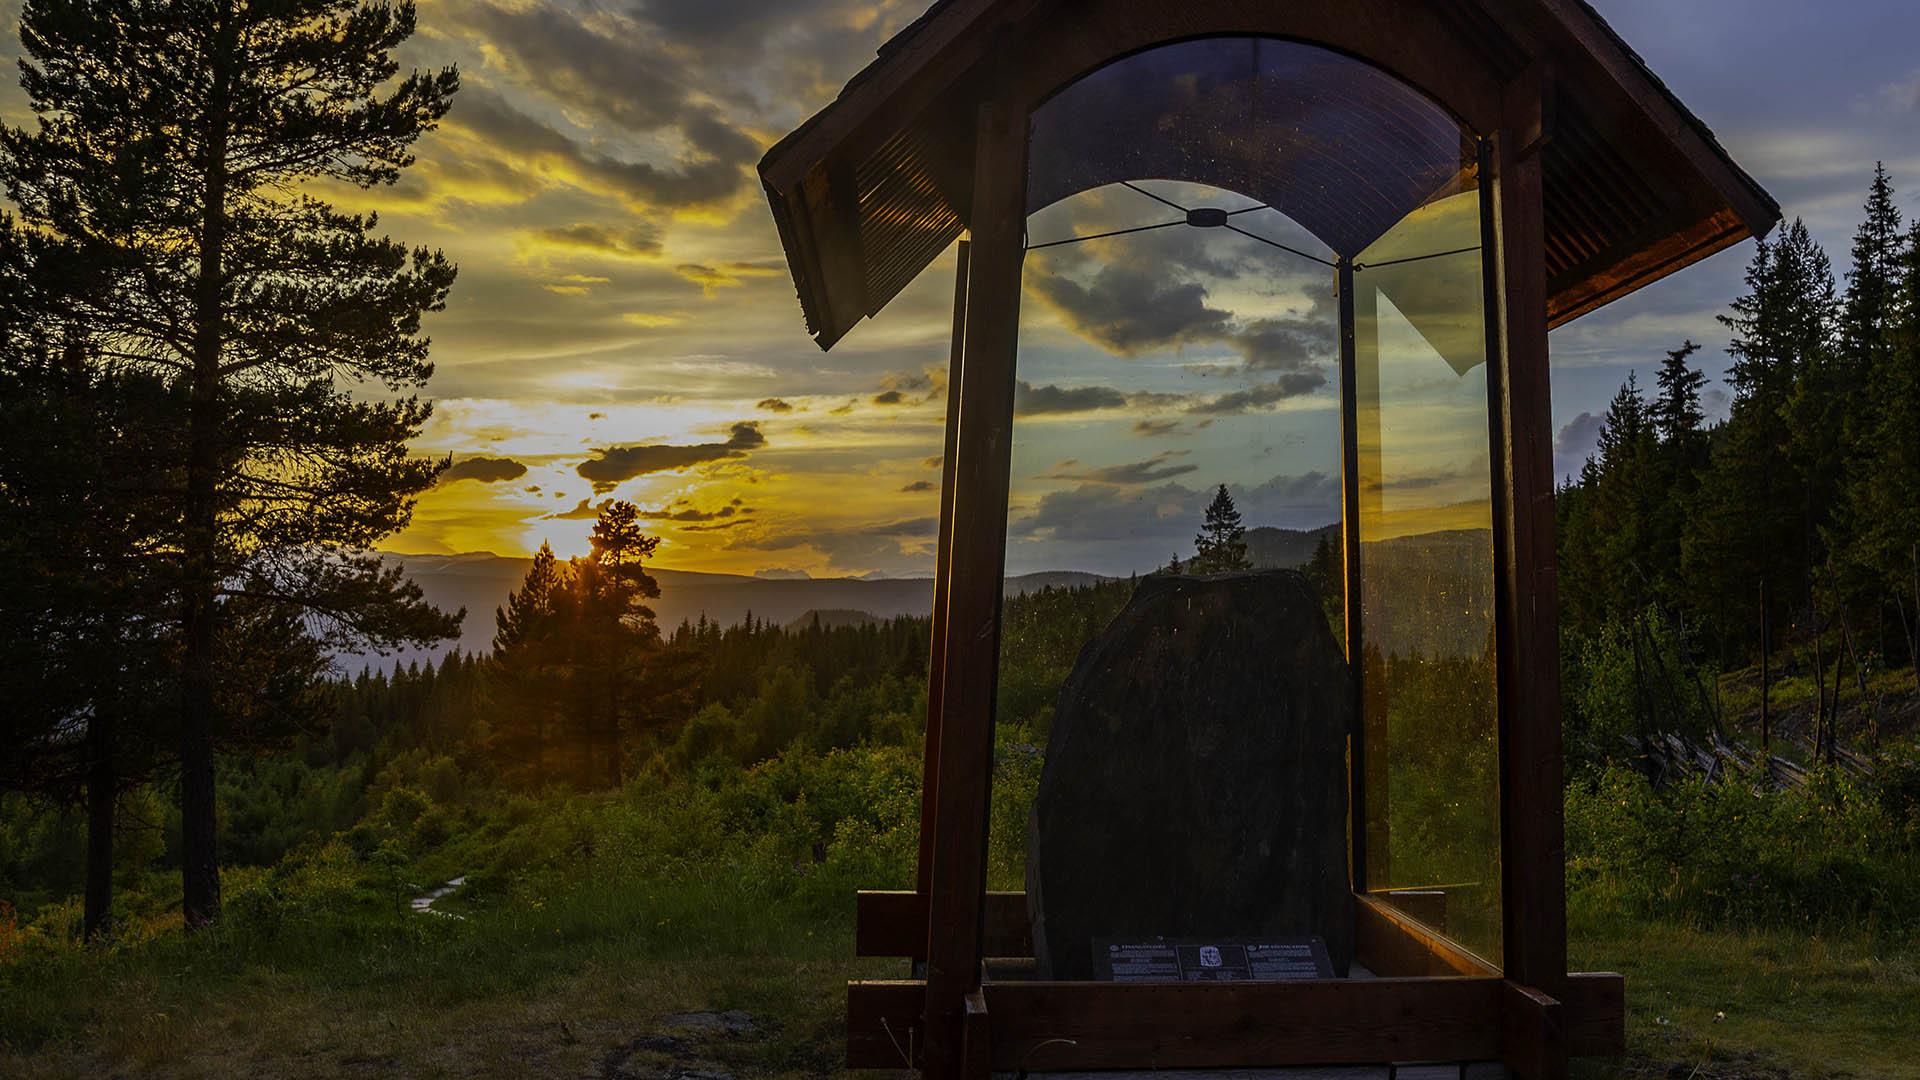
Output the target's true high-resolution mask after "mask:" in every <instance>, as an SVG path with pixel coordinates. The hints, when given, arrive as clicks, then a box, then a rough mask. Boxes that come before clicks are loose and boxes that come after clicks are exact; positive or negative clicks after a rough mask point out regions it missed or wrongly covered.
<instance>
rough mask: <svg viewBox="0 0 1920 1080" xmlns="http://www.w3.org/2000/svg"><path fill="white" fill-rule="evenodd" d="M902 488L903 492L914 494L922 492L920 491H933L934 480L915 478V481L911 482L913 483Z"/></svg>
mask: <svg viewBox="0 0 1920 1080" xmlns="http://www.w3.org/2000/svg"><path fill="white" fill-rule="evenodd" d="M900 490H901V491H902V492H906V493H908V494H912V493H914V492H920V491H932V490H933V481H931V480H915V481H914V482H913V483H911V484H908V485H907V486H906V487H903V488H901V489H900Z"/></svg>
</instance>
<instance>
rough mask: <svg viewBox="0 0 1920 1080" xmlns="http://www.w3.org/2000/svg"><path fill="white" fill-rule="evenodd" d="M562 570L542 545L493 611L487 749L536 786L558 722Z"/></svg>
mask: <svg viewBox="0 0 1920 1080" xmlns="http://www.w3.org/2000/svg"><path fill="white" fill-rule="evenodd" d="M564 589H565V581H564V571H563V570H562V569H561V567H560V564H559V561H558V560H557V559H555V558H554V555H553V548H552V547H550V546H548V545H546V544H541V545H540V550H539V551H538V552H535V553H534V556H533V565H532V566H530V567H528V569H527V576H526V577H525V578H524V579H523V580H522V581H521V583H520V587H519V588H518V589H516V590H514V591H513V592H512V593H510V594H508V596H507V603H506V606H505V607H502V608H499V609H496V610H495V611H494V613H493V621H494V634H493V665H492V666H493V671H494V678H493V680H492V693H491V695H490V696H491V701H490V705H491V710H490V711H491V712H492V723H491V725H490V728H489V732H488V751H489V753H490V754H491V755H492V756H493V757H494V759H495V760H497V761H499V762H500V763H501V773H502V775H503V776H505V777H506V778H508V779H509V780H512V781H515V782H518V783H522V784H524V785H525V786H527V787H531V788H536V789H537V788H539V787H540V786H541V784H543V783H544V782H545V781H546V780H547V768H546V763H547V754H548V743H549V741H550V739H551V738H552V733H553V731H554V729H555V728H556V726H557V722H558V715H557V713H558V710H557V704H558V702H557V699H556V693H557V692H558V690H559V689H560V682H561V680H562V678H563V677H564V673H565V667H564V665H563V652H562V649H563V632H562V629H561V627H560V618H561V614H562V612H563V610H564V600H563V597H562V594H563V592H564Z"/></svg>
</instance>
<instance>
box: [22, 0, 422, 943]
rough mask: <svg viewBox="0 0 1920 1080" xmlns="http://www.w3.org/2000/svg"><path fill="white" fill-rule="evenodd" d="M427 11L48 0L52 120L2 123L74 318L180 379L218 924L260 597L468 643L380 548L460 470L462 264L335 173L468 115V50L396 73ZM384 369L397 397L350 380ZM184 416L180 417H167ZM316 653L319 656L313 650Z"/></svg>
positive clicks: (326, 3)
mask: <svg viewBox="0 0 1920 1080" xmlns="http://www.w3.org/2000/svg"><path fill="white" fill-rule="evenodd" d="M413 29H414V8H413V5H412V4H411V3H405V2H402V3H397V4H386V3H372V2H367V3H360V2H356V0H140V2H126V0H28V3H26V5H25V6H24V8H23V10H22V12H21V16H20V36H21V44H22V46H23V49H24V52H25V54H26V55H25V58H24V59H23V61H22V63H21V73H22V75H21V85H22V87H23V88H24V89H25V91H26V94H27V98H28V102H29V104H30V105H31V107H32V109H33V111H34V112H35V113H36V114H37V118H38V124H37V128H36V129H35V130H33V131H23V130H12V129H8V130H6V131H5V132H4V133H0V180H3V181H4V186H5V190H6V193H7V195H8V197H9V198H10V199H11V200H12V201H13V202H14V203H15V205H16V206H18V207H19V210H20V213H21V216H22V218H23V219H24V220H25V221H26V222H27V223H28V224H29V225H31V226H33V227H34V228H35V229H37V230H40V231H42V232H44V233H45V234H48V235H51V236H54V237H57V238H59V239H60V240H62V241H63V242H65V243H66V244H68V245H70V246H71V248H72V249H73V250H74V251H76V252H77V253H78V256H79V257H78V260H77V264H76V265H77V266H78V267H79V270H78V271H76V272H75V273H74V274H73V275H71V276H72V277H74V278H84V279H85V282H86V287H85V288H75V289H73V290H71V291H70V292H69V293H68V294H67V295H66V296H65V303H66V307H65V310H64V311H63V317H64V318H65V319H66V320H68V321H70V322H71V323H72V324H73V325H75V326H77V327H79V328H81V330H82V331H83V332H84V333H85V334H87V335H88V337H89V339H90V340H91V341H92V342H93V343H94V350H95V353H96V354H97V355H98V356H100V357H102V358H103V359H105V360H107V361H110V362H115V363H118V364H121V365H124V366H125V367H127V368H129V369H135V370H142V371H149V372H152V373H154V374H156V375H157V376H159V377H161V378H164V379H165V380H167V381H168V383H169V386H170V390H171V394H170V396H169V399H168V400H169V401H170V402H171V403H173V406H172V407H173V409H174V415H176V416H177V420H178V422H177V424H173V426H175V427H177V429H178V431H179V439H178V441H177V444H176V445H175V446H174V447H172V448H171V453H170V462H171V464H172V465H174V466H175V470H176V476H177V479H176V480H175V481H174V482H173V483H172V485H170V487H169V489H168V490H167V491H166V492H164V493H163V495H162V496H161V497H162V498H163V499H164V500H165V501H166V503H167V505H169V506H171V507H172V508H173V511H174V513H173V518H172V520H171V521H170V522H168V523H167V527H166V529H165V530H164V531H163V535H162V536H161V537H160V538H159V539H158V541H157V543H158V546H159V549H161V550H166V551H170V552H173V553H175V554H176V558H175V559H174V566H173V568H172V572H173V576H174V582H173V587H174V600H173V602H172V603H170V604H169V605H168V607H169V609H170V610H167V611H164V612H163V611H156V612H153V613H152V614H153V615H154V616H156V617H166V618H169V619H170V620H173V621H175V622H177V625H178V629H179V634H180V639H181V640H180V679H179V682H180V685H181V692H180V695H179V705H178V725H177V726H178V729H179V758H180V791H181V812H182V850H181V862H182V884H183V900H182V908H183V912H184V914H185V917H186V921H187V923H188V925H189V926H201V925H204V924H206V923H208V922H210V921H212V920H213V919H215V918H217V917H218V915H219V910H220V887H219V868H218V860H217V852H216V850H215V838H216V835H217V830H216V823H215V813H216V811H215V778H214V758H215V747H216V744H217V743H218V741H219V740H220V739H222V738H223V737H225V735H226V734H227V731H228V720H229V719H231V718H230V717H226V716H223V715H222V714H221V710H220V698H221V688H220V686H219V685H218V684H217V683H218V680H217V678H216V670H217V667H218V665H219V662H220V661H219V654H220V651H221V645H220V640H221V634H222V632H223V630H222V627H223V624H225V623H226V622H228V621H229V618H230V613H229V608H230V605H231V603H232V602H233V601H234V600H236V599H243V598H244V599H248V600H251V601H254V602H258V603H264V604H268V605H273V606H277V607H280V608H284V609H286V610H288V611H292V612H295V613H298V614H299V615H301V616H302V617H303V618H304V619H305V620H306V621H307V622H308V624H309V625H312V626H314V627H317V628H318V629H319V631H320V632H321V633H322V634H323V635H324V636H325V638H326V643H327V644H331V645H346V644H349V643H351V644H355V645H363V644H367V643H371V644H373V645H376V646H387V645H394V644H398V643H401V642H405V641H420V640H429V639H433V638H437V637H443V636H451V634H452V633H454V632H455V630H456V629H457V625H458V624H457V621H455V620H453V619H449V618H447V617H444V616H441V615H439V614H438V613H437V612H434V611H433V610H432V609H431V608H429V607H428V606H427V605H426V604H425V603H424V602H423V600H422V599H421V596H420V593H419V590H418V589H417V588H415V587H413V586H411V585H410V584H408V583H407V582H406V581H405V580H404V579H403V578H402V577H401V576H400V572H399V570H398V569H397V568H388V567H384V566H383V565H382V563H381V562H380V561H379V560H378V559H377V558H376V557H374V556H373V555H371V554H370V553H369V551H368V549H369V547H370V546H371V545H372V543H373V542H375V541H376V540H378V539H380V538H381V537H383V536H386V535H389V534H391V533H392V532H394V531H396V530H397V529H399V528H401V527H403V526H404V525H405V524H406V522H407V520H408V518H409V515H410V514H411V510H412V505H413V499H414V497H415V496H417V495H418V494H419V493H420V492H422V491H424V490H425V489H426V488H427V487H428V486H429V485H430V484H431V483H432V482H433V480H434V478H435V476H436V475H437V473H438V471H439V470H440V469H441V468H443V467H444V462H431V461H422V460H418V459H415V458H411V457H409V456H408V454H407V453H406V444H407V441H408V440H409V439H410V438H412V437H413V436H414V435H415V434H416V433H418V431H419V430H420V428H421V425H422V424H423V423H424V422H425V421H426V419H427V416H428V413H429V407H428V406H427V405H426V404H425V403H423V402H421V401H420V400H418V398H416V397H414V396H410V391H412V390H414V389H416V388H418V387H420V386H422V385H423V384H424V383H425V381H426V379H427V378H428V376H429V375H430V374H431V371H432V368H431V365H430V364H429V363H428V362H427V342H426V339H425V338H423V337H422V336H421V335H420V318H421V315H422V314H423V313H424V312H427V311H433V310H437V309H439V308H440V306H441V305H442V303H443V302H444V299H445V297H446V295H447V291H448V289H449V288H450V287H451V285H452V283H453V278H454V268H453V266H452V265H451V264H450V263H448V262H447V260H446V259H445V258H444V257H443V256H442V255H440V254H439V253H437V252H428V251H425V250H414V251H409V250H408V249H406V248H405V247H403V246H401V245H400V244H398V243H395V242H393V241H391V240H388V239H385V238H383V237H380V236H379V235H377V233H376V231H375V230H376V229H377V222H376V220H375V219H374V218H373V217H371V216H361V215H356V214H349V213H341V212H339V211H336V210H335V209H334V208H333V207H331V206H329V205H328V204H327V203H325V202H323V201H321V200H320V199H319V198H317V197H315V196H314V194H312V192H314V191H315V190H316V188H315V186H314V182H316V181H322V182H332V183H336V184H345V185H352V186H358V187H362V188H374V187H378V186H382V185H386V184H391V183H392V182H393V181H394V180H395V179H397V178H398V176H399V174H400V171H401V170H402V169H403V168H405V167H406V166H407V165H408V164H410V163H411V161H412V158H411V155H410V151H409V148H410V147H411V145H412V144H413V142H414V141H415V140H416V139H417V138H418V137H419V136H420V135H421V134H422V133H424V132H426V131H427V130H429V129H431V128H432V127H433V126H434V124H435V123H436V122H437V121H438V120H439V118H440V117H441V116H442V115H444V114H445V112H446V110H447V108H448V105H449V102H450V100H451V98H452V95H453V93H454V91H455V89H456V87H457V85H458V79H457V76H456V75H455V73H454V72H453V70H452V69H447V70H444V71H439V72H434V73H426V74H422V73H414V74H411V75H407V76H405V77H400V78H396V76H397V75H398V71H399V69H398V65H397V64H396V63H395V61H394V60H393V51H394V50H395V49H396V48H397V47H398V46H399V45H400V44H401V43H402V42H404V41H405V40H406V39H407V38H408V37H409V36H410V35H411V34H412V32H413ZM369 383H370V384H372V385H373V386H374V387H375V388H376V389H377V390H378V392H379V393H378V396H377V397H376V398H375V399H373V400H357V399H355V398H354V397H353V396H351V393H350V391H351V389H352V388H353V387H354V386H355V385H356V384H369ZM167 422H168V423H169V424H172V418H171V417H170V418H169V420H168V421H167ZM296 666H297V665H296Z"/></svg>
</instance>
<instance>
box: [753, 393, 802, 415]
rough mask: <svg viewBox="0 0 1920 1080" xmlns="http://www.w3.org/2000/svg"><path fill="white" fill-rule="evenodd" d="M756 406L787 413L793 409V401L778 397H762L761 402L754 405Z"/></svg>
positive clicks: (774, 411) (768, 410) (769, 410)
mask: <svg viewBox="0 0 1920 1080" xmlns="http://www.w3.org/2000/svg"><path fill="white" fill-rule="evenodd" d="M754 408H756V409H765V410H766V411H767V412H773V413H787V412H792V411H793V405H792V403H790V402H788V401H786V400H784V399H782V398H777V397H770V398H762V399H760V401H759V403H757V404H756V405H754Z"/></svg>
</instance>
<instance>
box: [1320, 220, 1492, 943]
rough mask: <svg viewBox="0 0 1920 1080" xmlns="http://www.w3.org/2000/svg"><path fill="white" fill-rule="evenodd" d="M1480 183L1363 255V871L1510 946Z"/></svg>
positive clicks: (1404, 901)
mask: <svg viewBox="0 0 1920 1080" xmlns="http://www.w3.org/2000/svg"><path fill="white" fill-rule="evenodd" d="M1479 244H1480V197H1479V194H1478V193H1477V192H1475V191H1468V192H1464V193H1462V194H1458V195H1453V196H1450V197H1447V198H1444V199H1439V200H1436V201H1435V202H1432V203H1430V204H1428V205H1427V206H1425V207H1422V208H1421V209H1419V210H1417V211H1415V212H1414V213H1412V214H1410V215H1408V217H1407V218H1406V219H1405V220H1404V221H1402V222H1400V223H1399V224H1398V225H1396V226H1395V227H1394V228H1393V229H1392V230H1391V231H1389V232H1388V233H1387V234H1386V235H1385V236H1383V237H1382V238H1381V239H1380V240H1378V241H1377V242H1375V243H1374V244H1373V245H1372V246H1371V247H1369V248H1368V249H1367V250H1366V251H1365V252H1363V253H1362V254H1361V256H1360V258H1359V259H1358V260H1357V262H1356V272H1355V275H1354V285H1355V294H1354V300H1355V304H1354V307H1355V344H1356V349H1355V353H1356V355H1355V372H1356V391H1357V403H1356V404H1357V409H1356V415H1357V418H1358V423H1357V430H1356V432H1355V439H1356V443H1357V450H1358V459H1359V465H1360V469H1359V491H1358V495H1359V523H1360V567H1359V582H1360V595H1361V640H1362V643H1363V648H1362V663H1363V675H1362V715H1363V724H1364V731H1365V755H1364V760H1365V768H1366V777H1365V804H1366V819H1367V835H1366V853H1367V873H1366V881H1367V885H1368V889H1369V891H1372V892H1374V893H1376V894H1379V895H1381V896H1383V897H1384V898H1386V899H1387V900H1389V901H1390V902H1392V903H1393V904H1395V905H1396V906H1397V907H1398V908H1399V909H1400V910H1402V911H1405V912H1406V913H1408V914H1410V915H1413V916H1415V917H1416V918H1420V919H1421V920H1423V921H1425V922H1427V923H1429V924H1431V925H1433V926H1434V927H1435V928H1436V929H1440V930H1443V931H1444V932H1445V933H1446V934H1447V935H1448V936H1449V937H1451V938H1453V939H1454V940H1456V941H1458V942H1460V943H1462V944H1464V945H1466V946H1468V947H1469V948H1471V949H1473V950H1474V951H1475V952H1478V953H1479V954H1481V955H1482V956H1484V957H1486V958H1487V959H1489V960H1492V961H1495V962H1498V960H1499V958H1500V944H1501V922H1500V831H1499V821H1500V792H1499V783H1498V762H1499V756H1498V754H1499V747H1498V741H1497V727H1496V713H1495V666H1494V652H1493V649H1494V635H1493V630H1494V609H1493V509H1492V508H1493V503H1492V494H1493V487H1492V484H1493V474H1492V469H1491V466H1490V463H1489V458H1488V452H1489V451H1488V448H1489V445H1490V442H1489V435H1488V411H1487V366H1486V362H1485V361H1486V326H1485V292H1484V287H1483V284H1482V277H1481V259H1480V253H1479V250H1478V248H1479Z"/></svg>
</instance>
